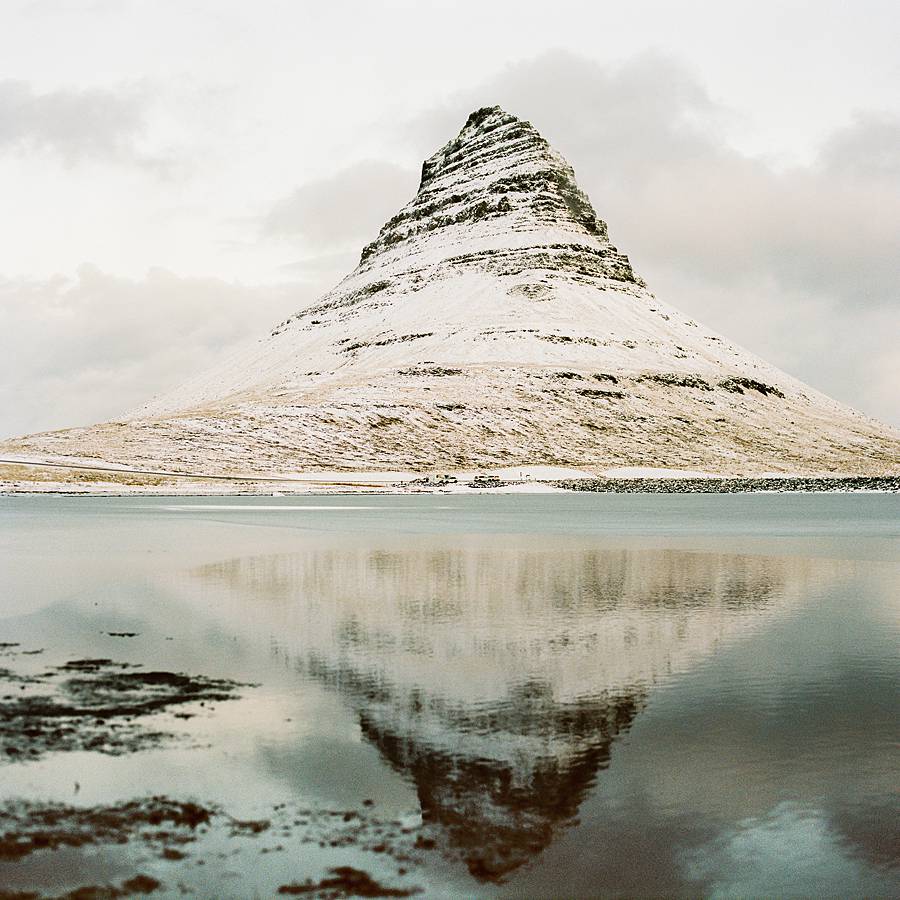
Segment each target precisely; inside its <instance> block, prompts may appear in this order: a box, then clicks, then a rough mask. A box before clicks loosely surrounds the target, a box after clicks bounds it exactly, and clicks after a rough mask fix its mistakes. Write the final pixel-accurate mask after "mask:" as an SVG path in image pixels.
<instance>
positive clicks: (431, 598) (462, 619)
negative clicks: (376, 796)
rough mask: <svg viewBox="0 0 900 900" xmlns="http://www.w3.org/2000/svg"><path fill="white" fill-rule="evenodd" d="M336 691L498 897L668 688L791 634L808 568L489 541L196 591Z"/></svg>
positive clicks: (284, 567)
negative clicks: (651, 700)
mask: <svg viewBox="0 0 900 900" xmlns="http://www.w3.org/2000/svg"><path fill="white" fill-rule="evenodd" d="M195 574H197V575H199V576H200V577H202V578H203V579H204V581H205V582H206V583H207V584H208V585H209V586H210V587H213V586H215V587H216V588H221V589H225V591H226V593H227V594H228V595H230V596H231V597H232V598H233V600H234V601H235V606H233V607H232V608H233V610H234V613H235V615H237V616H239V617H250V618H253V619H255V620H256V622H257V625H258V626H259V627H263V628H269V629H270V633H274V634H277V635H278V637H279V641H280V642H281V644H280V646H279V651H278V652H282V653H284V654H285V656H286V657H287V658H289V659H290V660H291V661H292V663H293V664H294V665H295V666H296V668H297V669H298V670H299V671H300V672H302V673H303V674H304V675H305V676H306V677H309V678H311V679H314V680H316V681H317V682H319V683H322V684H324V685H326V686H328V687H329V688H330V689H333V690H334V691H335V692H336V693H337V694H339V695H340V696H341V697H342V698H343V700H344V702H345V703H347V704H349V705H350V706H351V707H352V709H353V710H354V711H355V713H356V715H357V716H358V719H359V722H360V726H361V729H362V734H363V735H364V737H365V738H366V739H367V740H368V741H370V742H371V743H372V744H373V745H374V746H375V747H377V748H378V750H379V752H380V753H381V754H382V756H383V758H384V759H385V760H386V761H387V762H388V763H389V764H390V765H391V766H392V767H394V768H395V769H396V770H397V771H399V772H400V773H402V774H403V775H405V776H406V777H407V778H410V779H411V780H412V781H413V782H414V784H415V785H416V788H417V792H418V796H419V801H420V804H421V809H422V815H423V819H424V820H425V821H426V822H428V823H430V824H432V825H433V826H435V827H436V832H437V833H438V834H439V835H440V836H441V837H440V840H441V843H442V845H443V849H445V850H446V851H447V852H449V853H451V854H453V855H458V856H460V857H461V858H463V859H464V860H465V862H466V864H467V865H468V867H469V870H470V871H471V872H472V874H473V875H474V876H475V877H476V878H478V879H480V880H484V881H498V880H502V879H503V877H504V876H506V875H508V874H509V873H511V872H512V871H513V870H515V869H516V868H518V867H520V866H521V865H523V864H524V863H526V862H527V861H528V860H529V859H530V858H532V857H533V856H535V855H536V854H538V853H540V852H541V851H542V850H543V849H544V848H546V847H547V846H548V845H549V844H550V843H551V842H552V840H553V838H554V834H555V833H556V832H557V831H558V830H559V829H561V828H564V827H565V826H566V825H567V824H571V823H572V822H574V821H575V818H576V816H577V813H578V809H579V806H580V804H581V803H582V801H583V799H584V797H585V795H586V794H587V792H588V791H590V790H591V788H592V787H593V785H594V784H595V782H596V779H597V775H598V773H599V772H600V771H602V770H603V769H604V768H606V767H607V766H608V764H609V761H610V755H611V751H612V747H613V744H614V742H615V740H616V738H617V737H618V736H619V735H621V734H623V733H624V732H626V731H627V730H628V729H629V728H630V726H631V724H632V723H633V721H634V719H635V717H636V716H637V715H638V713H639V712H640V711H641V710H642V709H643V708H644V706H645V705H646V703H647V699H648V695H649V692H650V690H651V688H652V686H653V685H654V684H655V683H657V682H658V681H659V680H660V679H662V678H664V677H666V676H668V675H671V674H674V673H678V672H683V671H686V670H687V669H689V668H691V667H693V666H695V665H697V664H698V663H699V662H700V661H702V660H703V659H704V658H705V657H708V656H709V655H710V654H711V653H712V652H714V650H715V648H716V647H717V645H719V644H720V642H722V641H724V640H728V639H730V638H732V637H733V636H736V635H737V634H739V633H741V632H743V631H745V630H746V629H748V628H753V627H755V626H757V625H758V624H759V623H760V622H764V621H765V620H766V619H767V618H769V617H771V616H773V615H776V614H777V612H778V610H779V609H781V608H783V607H784V605H785V603H787V602H788V601H789V600H790V599H791V598H794V597H796V596H798V595H799V594H800V593H802V591H803V588H804V586H805V584H806V583H807V581H808V579H809V578H810V577H812V568H811V564H810V563H809V562H808V561H803V560H793V559H788V558H770V557H749V556H748V557H743V556H733V555H724V554H701V553H686V552H679V551H660V550H608V549H602V548H598V547H596V546H595V545H592V544H591V543H590V542H589V541H584V542H582V543H579V542H578V541H568V542H565V543H563V542H558V543H554V542H553V541H552V540H550V539H548V541H544V542H542V543H538V542H536V541H534V540H533V539H528V540H526V539H525V538H519V537H516V538H509V537H507V538H500V537H492V536H480V537H479V538H478V540H477V541H474V540H472V539H462V538H451V537H443V538H432V539H431V543H429V542H428V541H424V540H415V541H412V540H411V541H410V542H409V543H408V544H407V545H406V546H405V547H403V548H400V547H397V546H382V547H379V548H373V547H371V546H365V545H358V546H356V547H355V548H353V547H351V548H347V547H346V545H345V546H342V547H341V548H340V549H338V548H336V547H335V546H334V545H330V546H329V545H323V546H321V547H319V548H317V549H307V550H305V551H304V552H301V553H296V554H290V555H280V556H272V557H254V558H245V559H235V560H230V561H228V562H223V563H221V564H217V565H212V566H206V567H204V568H202V569H200V570H197V572H196V573H195Z"/></svg>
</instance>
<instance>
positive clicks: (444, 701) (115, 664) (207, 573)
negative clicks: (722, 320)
mask: <svg viewBox="0 0 900 900" xmlns="http://www.w3.org/2000/svg"><path fill="white" fill-rule="evenodd" d="M898 550H900V495H897V494H815V495H813V494H795V495H791V494H772V495H768V494H735V495H731V494H722V495H691V494H643V495H638V494H594V493H581V494H570V493H565V494H550V495H541V494H519V495H501V494H485V495H476V496H472V495H418V496H416V495H399V496H398V495H393V496H392V495H378V496H365V497H361V496H349V495H348V496H327V497H321V496H320V497H284V498H271V497H246V498H244V497H228V498H221V499H217V498H211V497H202V498H186V497H180V498H178V499H171V498H164V497H120V498H97V497H94V498H91V497H64V496H44V497H37V496H15V497H5V498H0V585H2V593H0V897H79V898H89V897H94V898H101V897H125V896H154V897H181V896H197V897H216V898H221V897H236V898H237V897H256V896H259V897H278V896H310V897H352V896H366V897H378V896H385V897H402V896H414V895H416V896H418V895H421V896H435V897H457V896H459V897H473V896H477V897H501V896H515V897H551V896H561V895H564V896H568V897H591V896H634V895H642V896H647V895H665V896H698V895H702V896H758V895H779V896H809V895H814V894H815V895H818V896H841V897H848V896H868V897H872V896H885V897H887V896H897V895H898V894H900V870H898V866H900V854H898V849H897V848H898V846H900V833H898V824H897V823H898V812H900V809H898V803H897V801H896V796H897V795H896V756H895V754H896V740H897V730H896V721H897V713H898V709H897V701H896V698H897V697H898V696H900V691H898V688H900V654H898V652H897V648H898V646H900V643H898V637H900V615H898V609H900V605H898V593H900V563H898V558H900V553H898Z"/></svg>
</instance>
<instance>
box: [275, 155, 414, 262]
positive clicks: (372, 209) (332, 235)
mask: <svg viewBox="0 0 900 900" xmlns="http://www.w3.org/2000/svg"><path fill="white" fill-rule="evenodd" d="M417 187H418V178H417V175H416V173H415V172H413V171H410V170H409V169H405V168H403V167H402V166H398V165H395V164H394V163H391V162H386V161H383V160H371V159H369V160H362V161H361V162H358V163H355V164H353V165H351V166H348V167H347V168H345V169H341V170H340V171H338V172H335V173H334V174H333V175H329V176H328V177H326V178H320V179H318V180H316V181H311V182H308V183H307V184H304V185H301V186H300V187H298V188H297V189H296V190H294V191H293V192H292V193H291V194H289V195H288V196H286V197H284V198H283V199H282V200H280V201H279V202H278V203H276V204H275V206H274V207H273V208H272V209H271V210H270V211H269V213H268V214H267V215H266V216H265V218H264V219H263V222H262V228H263V233H264V234H266V235H268V236H270V237H291V238H295V239H296V238H298V237H299V238H302V239H303V240H304V241H305V242H306V243H307V244H309V245H310V246H314V247H329V248H332V249H334V248H341V247H345V246H347V245H348V244H362V243H366V242H368V241H370V240H373V239H374V237H375V235H376V234H377V233H378V229H379V228H381V226H382V225H383V224H384V223H385V222H386V221H387V220H388V219H389V218H390V217H391V216H392V215H393V214H394V213H395V212H396V211H397V209H398V207H399V206H400V205H401V204H402V203H405V202H406V200H408V199H410V198H411V197H412V196H413V195H414V194H415V192H416V188H417ZM399 197H403V198H405V199H403V200H400V201H398V198H399Z"/></svg>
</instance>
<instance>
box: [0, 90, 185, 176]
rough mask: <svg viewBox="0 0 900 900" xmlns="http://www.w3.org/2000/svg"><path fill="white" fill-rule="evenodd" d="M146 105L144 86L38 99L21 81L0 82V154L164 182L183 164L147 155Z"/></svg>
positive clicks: (162, 154)
mask: <svg viewBox="0 0 900 900" xmlns="http://www.w3.org/2000/svg"><path fill="white" fill-rule="evenodd" d="M152 102H153V92H152V91H151V90H150V88H149V87H148V85H146V84H132V85H125V86H121V87H118V88H116V89H110V88H80V89H61V90H55V91H46V92H43V93H38V92H36V91H35V90H34V89H33V88H32V86H31V85H30V84H28V83H27V82H25V81H18V80H14V79H4V80H0V152H7V153H17V154H20V155H22V154H27V155H33V154H47V155H50V156H53V157H56V158H58V159H60V160H62V162H63V163H64V164H65V165H67V166H73V165H76V164H79V163H86V162H101V163H120V164H121V163H124V164H129V165H136V166H139V167H141V168H143V169H146V170H149V171H152V172H155V173H156V174H158V175H162V176H166V177H168V176H171V175H173V174H177V173H178V172H179V171H180V169H181V168H183V166H184V161H183V160H181V161H180V160H178V159H177V158H176V157H175V156H174V155H173V153H172V151H171V150H162V151H161V150H159V149H158V148H153V149H149V148H150V147H151V146H152V144H153V140H152V137H151V134H150V132H151V131H152V129H151V124H150V118H151V115H150V114H151V107H152Z"/></svg>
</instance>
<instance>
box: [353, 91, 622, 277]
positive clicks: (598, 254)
mask: <svg viewBox="0 0 900 900" xmlns="http://www.w3.org/2000/svg"><path fill="white" fill-rule="evenodd" d="M463 233H464V234H465V236H466V241H465V243H466V244H468V245H469V246H476V245H478V244H479V242H480V243H481V244H482V245H484V248H485V249H488V248H490V249H497V248H498V238H500V242H503V237H504V236H513V237H515V236H516V235H523V234H529V233H531V234H532V235H533V236H534V238H535V239H536V240H535V244H543V245H547V244H556V245H567V246H569V247H570V248H577V252H578V253H579V254H580V255H581V256H582V257H592V258H593V259H592V260H591V262H587V261H586V260H585V264H586V265H588V267H589V268H591V269H592V270H594V271H596V272H598V273H602V274H603V275H605V276H606V277H611V278H618V279H622V280H626V281H637V279H636V278H635V276H634V273H633V271H632V270H631V266H630V264H629V262H628V259H627V258H626V257H625V256H624V255H622V254H619V253H618V251H617V250H616V248H615V247H613V246H611V245H610V243H609V236H608V232H607V227H606V223H605V222H603V221H602V220H601V219H600V218H598V216H597V214H596V212H595V211H594V208H593V206H592V205H591V202H590V200H589V199H588V197H587V195H586V194H585V193H584V191H582V190H581V188H580V187H579V186H578V184H577V182H576V180H575V172H574V170H573V169H572V166H571V165H569V163H568V162H567V161H566V160H565V159H564V158H563V157H562V156H561V155H560V154H559V153H557V152H556V150H554V149H553V148H552V147H551V146H550V144H549V143H548V142H547V141H546V139H545V138H543V137H542V136H541V134H540V133H539V132H538V130H537V129H536V128H535V127H534V126H533V125H532V124H531V123H530V122H526V121H524V120H523V119H519V118H517V117H516V116H514V115H511V114H510V113H508V112H506V111H505V110H503V109H501V108H500V107H499V106H486V107H482V108H481V109H477V110H475V111H474V112H473V113H471V115H470V116H469V117H468V119H467V120H466V123H465V125H463V127H462V130H461V131H460V132H459V134H457V136H456V137H455V138H453V139H452V140H450V141H448V142H447V143H446V144H444V146H443V147H441V148H440V149H439V150H438V151H437V152H436V153H434V154H432V155H431V156H430V157H428V159H426V160H425V162H424V163H423V164H422V178H421V181H420V183H419V190H418V192H417V193H416V196H415V197H414V198H413V199H412V200H411V201H410V202H409V203H407V204H406V205H405V206H404V207H403V208H402V209H401V210H400V211H399V212H398V213H397V215H395V216H393V217H392V218H391V219H390V220H389V221H388V222H386V223H385V225H384V226H383V227H382V229H381V231H380V232H379V234H378V237H377V238H376V239H375V240H374V241H373V242H372V243H370V244H368V245H367V246H366V247H365V248H364V249H363V251H362V255H361V258H360V262H361V263H366V262H367V261H369V260H370V259H372V257H374V256H377V255H379V254H382V253H384V252H385V251H388V250H391V249H392V248H397V247H398V246H399V245H403V246H402V247H401V248H400V249H401V250H402V251H403V252H409V251H410V250H412V249H414V248H419V247H420V246H421V245H422V244H423V243H427V244H428V245H429V246H430V247H431V248H434V247H436V245H437V244H438V243H441V242H444V243H446V244H447V245H448V246H453V245H455V244H458V243H460V242H459V240H458V239H459V237H460V236H461V235H462V234H463ZM516 243H518V244H519V245H521V243H522V242H521V240H518V239H517V240H516Z"/></svg>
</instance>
